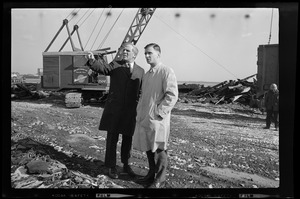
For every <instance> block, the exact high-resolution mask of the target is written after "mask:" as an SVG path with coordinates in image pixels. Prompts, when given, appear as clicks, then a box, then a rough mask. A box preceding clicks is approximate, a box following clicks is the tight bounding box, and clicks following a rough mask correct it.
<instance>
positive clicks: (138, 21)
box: [115, 8, 156, 60]
mask: <svg viewBox="0 0 300 199" xmlns="http://www.w3.org/2000/svg"><path fill="white" fill-rule="evenodd" d="M155 9H156V8H140V9H139V10H138V12H137V13H136V15H135V17H134V19H133V21H132V23H131V26H130V28H129V30H128V32H127V34H126V36H125V38H124V40H123V42H122V44H121V46H122V45H123V44H124V43H128V42H130V43H133V44H136V43H137V42H138V40H139V39H140V37H141V35H142V33H143V31H144V30H145V28H146V26H147V25H148V22H149V21H150V19H151V17H152V15H153V13H154V11H155ZM115 59H117V60H120V59H121V50H120V48H119V50H118V53H117V55H116V56H115Z"/></svg>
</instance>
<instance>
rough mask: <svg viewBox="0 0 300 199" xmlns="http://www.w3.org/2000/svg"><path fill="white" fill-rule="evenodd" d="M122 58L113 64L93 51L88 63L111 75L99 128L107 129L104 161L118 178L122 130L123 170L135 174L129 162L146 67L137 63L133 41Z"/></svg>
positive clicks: (98, 71) (125, 47) (123, 46)
mask: <svg viewBox="0 0 300 199" xmlns="http://www.w3.org/2000/svg"><path fill="white" fill-rule="evenodd" d="M121 51H122V57H123V59H122V60H121V61H116V60H113V61H112V62H110V63H109V64H108V63H107V62H106V61H105V60H104V59H103V58H101V57H100V58H99V59H98V60H96V59H95V57H94V55H93V54H92V53H89V54H88V56H87V58H88V62H87V65H88V66H89V67H90V69H92V70H93V71H95V72H97V73H100V74H103V75H106V76H110V88H109V93H108V97H107V101H106V103H105V107H104V111H103V114H102V117H101V120H100V125H99V130H105V131H107V138H106V152H105V161H104V164H105V166H106V167H107V168H108V175H109V177H111V178H118V171H117V169H116V150H117V142H118V139H119V134H122V144H121V162H122V163H123V172H125V173H128V174H129V175H130V176H132V177H134V175H135V174H134V172H133V171H132V169H131V168H130V166H129V164H128V163H129V159H130V152H131V147H132V136H133V133H134V128H135V123H136V106H137V103H138V100H139V96H140V89H141V83H142V78H143V75H144V69H143V68H142V67H140V66H139V65H137V64H136V63H135V58H136V56H137V54H138V49H137V48H136V46H135V45H133V44H131V43H125V44H123V45H122V47H121Z"/></svg>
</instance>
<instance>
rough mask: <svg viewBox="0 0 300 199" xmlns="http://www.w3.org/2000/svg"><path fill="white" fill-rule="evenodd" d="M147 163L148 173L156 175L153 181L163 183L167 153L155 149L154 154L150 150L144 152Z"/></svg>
mask: <svg viewBox="0 0 300 199" xmlns="http://www.w3.org/2000/svg"><path fill="white" fill-rule="evenodd" d="M146 154H147V158H148V163H149V173H156V175H155V180H156V181H158V182H163V181H165V180H166V174H167V166H168V155H167V151H165V150H161V149H157V150H156V152H155V153H153V152H152V151H151V150H150V151H146Z"/></svg>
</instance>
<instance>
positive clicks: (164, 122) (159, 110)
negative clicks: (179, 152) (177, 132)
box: [133, 63, 178, 152]
mask: <svg viewBox="0 0 300 199" xmlns="http://www.w3.org/2000/svg"><path fill="white" fill-rule="evenodd" d="M177 100H178V86H177V80H176V76H175V73H174V71H173V69H171V68H169V67H167V66H165V65H163V64H161V63H160V64H157V65H156V66H155V67H153V68H152V69H150V70H149V71H148V72H147V73H146V74H145V75H144V77H143V79H142V93H141V97H140V99H139V103H138V105H137V117H136V127H135V131H134V135H133V148H134V149H137V150H140V151H149V150H152V152H155V151H156V150H157V149H158V148H159V149H161V150H166V149H167V144H168V138H169V134H170V119H171V110H172V108H173V107H174V105H175V104H176V102H177Z"/></svg>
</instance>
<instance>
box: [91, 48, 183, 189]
mask: <svg viewBox="0 0 300 199" xmlns="http://www.w3.org/2000/svg"><path fill="white" fill-rule="evenodd" d="M137 52H138V50H137V48H136V47H135V46H134V45H133V44H125V45H124V50H123V60H122V61H120V62H116V61H112V62H111V63H110V64H107V63H106V62H105V61H104V60H101V59H100V60H98V61H96V60H95V59H94V58H93V55H92V54H90V55H89V56H88V59H89V61H88V65H89V66H90V68H91V69H92V70H94V71H96V72H98V73H101V74H104V75H110V77H111V84H110V91H109V94H108V99H107V102H106V105H105V108H104V111H103V115H102V118H101V121H100V126H99V129H100V130H107V140H106V154H105V166H106V167H108V168H109V176H110V177H112V178H118V174H117V171H116V169H115V166H116V146H117V141H118V136H119V133H121V134H122V146H121V161H122V163H123V164H124V166H123V170H124V172H126V173H128V174H129V175H131V176H134V175H135V174H134V172H133V171H132V169H131V168H130V166H129V165H128V160H129V157H130V150H131V146H132V144H131V143H132V135H133V148H134V149H137V150H140V151H145V152H146V154H147V158H148V163H149V172H148V174H147V175H146V176H145V177H143V178H141V179H138V180H137V181H138V182H140V183H145V184H147V187H149V188H160V187H162V186H163V184H164V182H165V180H166V169H167V145H168V138H169V134H170V118H171V110H172V108H173V107H174V105H175V104H176V102H177V99H178V87H177V80H176V76H175V73H174V71H173V70H172V69H171V68H169V67H167V66H165V65H164V64H162V62H161V60H160V56H161V49H160V46H159V45H157V44H155V43H151V44H148V45H147V46H146V47H145V58H146V61H147V63H148V64H150V70H149V71H148V72H147V73H146V74H144V70H143V69H142V68H141V67H139V66H138V65H136V64H134V66H133V71H132V74H131V75H130V72H128V71H127V72H126V67H124V66H126V65H127V63H132V62H133V61H134V59H135V58H136V55H137ZM141 83H142V84H141ZM141 86H142V88H141V95H140V87H141Z"/></svg>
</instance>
